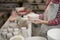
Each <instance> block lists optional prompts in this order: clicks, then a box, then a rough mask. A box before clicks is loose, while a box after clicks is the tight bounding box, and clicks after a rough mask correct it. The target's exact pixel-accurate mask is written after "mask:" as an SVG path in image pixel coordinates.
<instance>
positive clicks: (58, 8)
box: [32, 0, 60, 37]
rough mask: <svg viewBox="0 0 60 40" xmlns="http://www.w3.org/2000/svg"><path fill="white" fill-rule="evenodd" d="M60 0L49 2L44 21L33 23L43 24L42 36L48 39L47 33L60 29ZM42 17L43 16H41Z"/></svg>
mask: <svg viewBox="0 0 60 40" xmlns="http://www.w3.org/2000/svg"><path fill="white" fill-rule="evenodd" d="M59 2H60V0H47V7H46V9H45V12H44V14H43V19H44V20H41V19H38V20H34V21H32V23H35V24H42V26H41V30H40V36H44V37H46V35H47V31H48V30H49V29H52V28H60V4H59ZM40 17H42V16H40Z"/></svg>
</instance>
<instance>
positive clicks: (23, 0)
mask: <svg viewBox="0 0 60 40" xmlns="http://www.w3.org/2000/svg"><path fill="white" fill-rule="evenodd" d="M45 3H46V0H0V28H1V26H2V25H3V24H4V23H5V22H6V21H7V19H8V18H9V16H10V15H11V12H12V10H13V9H14V8H16V7H31V9H32V10H33V11H34V12H35V13H43V12H44V9H45V7H46V5H45Z"/></svg>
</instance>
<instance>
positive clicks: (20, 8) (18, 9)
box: [15, 7, 25, 12]
mask: <svg viewBox="0 0 60 40" xmlns="http://www.w3.org/2000/svg"><path fill="white" fill-rule="evenodd" d="M15 9H16V11H17V12H19V11H20V10H24V9H25V7H17V8H15Z"/></svg>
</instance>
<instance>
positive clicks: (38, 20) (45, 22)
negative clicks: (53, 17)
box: [31, 19, 48, 24]
mask: <svg viewBox="0 0 60 40" xmlns="http://www.w3.org/2000/svg"><path fill="white" fill-rule="evenodd" d="M31 22H32V23H35V24H48V21H44V20H41V19H37V20H33V21H31Z"/></svg>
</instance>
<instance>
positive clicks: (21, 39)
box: [10, 35, 24, 40]
mask: <svg viewBox="0 0 60 40" xmlns="http://www.w3.org/2000/svg"><path fill="white" fill-rule="evenodd" d="M10 40H24V37H23V36H21V35H17V36H14V37H12V38H10Z"/></svg>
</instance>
